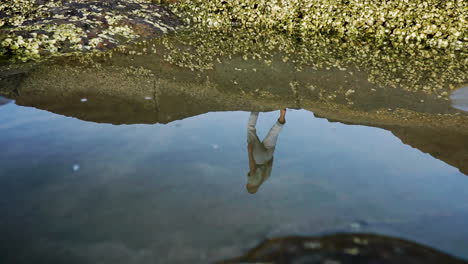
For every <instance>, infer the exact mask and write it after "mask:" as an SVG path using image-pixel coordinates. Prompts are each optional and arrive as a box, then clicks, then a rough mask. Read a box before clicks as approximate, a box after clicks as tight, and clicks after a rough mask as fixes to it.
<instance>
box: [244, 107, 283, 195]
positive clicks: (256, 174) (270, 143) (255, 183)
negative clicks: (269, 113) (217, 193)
mask: <svg viewBox="0 0 468 264" xmlns="http://www.w3.org/2000/svg"><path fill="white" fill-rule="evenodd" d="M258 115H259V113H258V112H252V113H250V118H249V123H248V125H247V149H248V152H249V168H250V170H249V173H248V176H247V178H248V180H247V184H246V188H247V191H248V192H249V193H251V194H254V193H256V192H257V191H258V188H260V185H262V184H263V183H264V182H265V181H266V180H267V179H268V178H269V177H270V174H271V169H272V167H273V153H274V152H275V147H276V141H277V140H278V136H279V134H280V132H281V129H282V128H283V125H284V124H285V123H286V109H281V110H280V116H279V118H278V121H276V123H275V124H274V125H273V127H272V128H271V129H270V131H269V132H268V134H267V135H266V136H265V138H264V139H263V141H262V142H261V141H260V139H259V138H258V136H257V129H256V128H255V126H256V124H257V119H258Z"/></svg>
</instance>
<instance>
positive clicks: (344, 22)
mask: <svg viewBox="0 0 468 264" xmlns="http://www.w3.org/2000/svg"><path fill="white" fill-rule="evenodd" d="M174 10H175V12H176V13H177V14H179V15H181V16H183V17H184V19H185V21H186V22H188V23H192V24H202V25H204V26H209V27H211V28H230V27H233V26H234V27H243V28H252V27H260V28H269V29H275V30H279V31H283V32H288V33H290V34H294V35H300V36H310V35H314V34H317V33H321V34H330V35H336V36H339V37H341V38H344V39H366V40H368V41H369V40H370V41H375V42H378V43H381V44H391V45H392V46H394V47H407V46H408V47H410V48H413V47H418V48H427V47H431V48H451V49H456V50H461V49H464V48H466V47H467V46H466V42H467V40H468V36H467V27H466V24H467V22H466V17H467V13H468V2H467V1H464V0H446V1H440V0H411V1H400V0H389V1H379V0H366V1H361V0H273V1H272V0H213V1H205V0H179V1H177V3H176V6H175V8H174Z"/></svg>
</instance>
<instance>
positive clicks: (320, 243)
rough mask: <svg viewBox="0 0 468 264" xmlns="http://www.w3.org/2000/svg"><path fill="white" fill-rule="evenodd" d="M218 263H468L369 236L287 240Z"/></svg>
mask: <svg viewBox="0 0 468 264" xmlns="http://www.w3.org/2000/svg"><path fill="white" fill-rule="evenodd" d="M219 263H224V264H229V263H231V264H234V263H278V264H280V263H287V264H302V263H308V264H338V263H342V264H346V263H361V264H370V263H385V264H406V263H408V264H410V263H411V264H416V263H425V264H431V263H434V264H439V263H445V264H450V263H453V264H455V263H460V264H462V263H467V262H465V261H462V260H459V259H456V258H454V257H451V256H449V255H447V254H444V253H442V252H439V251H437V250H434V249H431V248H428V247H425V246H422V245H419V244H416V243H413V242H408V241H405V240H401V239H396V238H392V237H385V236H376V235H367V234H338V235H329V236H323V237H285V238H276V239H270V240H267V241H265V242H263V243H261V244H260V245H258V246H257V247H255V248H253V249H251V250H250V251H248V252H247V253H246V254H245V255H244V256H241V257H238V258H234V259H231V260H225V261H220V262H219Z"/></svg>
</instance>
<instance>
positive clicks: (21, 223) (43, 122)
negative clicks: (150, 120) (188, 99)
mask: <svg viewBox="0 0 468 264" xmlns="http://www.w3.org/2000/svg"><path fill="white" fill-rule="evenodd" d="M248 117H249V113H248V112H243V111H235V112H212V113H206V114H202V115H197V116H193V117H187V118H185V119H183V120H176V121H173V122H170V123H168V124H166V125H162V124H154V125H138V124H134V125H120V126H116V125H110V124H99V123H93V122H86V121H81V120H79V119H76V118H71V117H64V116H61V115H57V114H53V113H50V112H47V111H43V110H38V109H34V108H31V107H22V106H17V105H15V104H7V105H3V106H1V107H0V131H1V132H0V133H1V135H2V137H1V138H0V146H2V151H1V153H0V168H1V173H0V175H1V176H0V196H1V198H0V200H1V201H2V202H1V207H2V208H1V210H2V212H4V213H3V217H2V221H1V222H0V230H1V233H2V237H3V239H2V242H1V244H0V247H1V248H2V249H3V250H2V251H3V252H7V254H6V255H5V254H3V255H2V258H3V259H4V261H2V263H13V262H14V263H30V262H31V261H33V260H34V262H35V263H51V262H53V263H59V262H65V261H66V262H67V263H96V262H100V263H148V262H155V261H157V262H158V263H189V262H190V263H204V262H206V261H213V260H219V259H222V258H228V257H233V256H235V255H239V254H241V253H242V252H244V251H245V250H246V249H247V248H249V247H251V246H253V245H255V244H256V243H257V242H259V241H260V240H262V239H264V238H266V237H275V236H281V235H291V234H317V233H327V232H335V231H349V232H356V231H359V232H375V233H381V234H390V235H394V236H398V237H403V238H407V239H412V240H414V241H417V242H420V243H423V244H426V245H430V246H433V247H435V248H437V249H440V250H443V251H445V252H448V253H451V254H454V255H457V256H460V257H463V258H468V255H467V251H466V248H467V247H468V233H467V232H466V230H468V229H466V226H465V223H466V219H468V207H467V204H468V197H467V196H466V190H467V188H468V178H467V177H466V176H465V175H464V174H462V173H461V172H459V171H458V169H457V168H455V167H452V166H450V165H448V164H447V163H444V162H442V161H440V160H438V159H436V158H434V157H432V156H430V155H428V154H425V153H423V152H421V151H420V150H418V149H416V148H412V147H411V146H409V145H406V144H404V143H402V141H401V140H400V139H399V138H397V137H396V136H394V135H393V134H392V133H391V132H389V131H387V130H385V129H380V128H374V127H367V126H359V125H345V124H341V123H333V122H329V121H328V120H326V119H322V118H317V117H314V115H313V113H311V112H309V111H306V110H288V112H287V114H286V120H287V122H286V124H285V126H284V128H283V131H281V134H280V136H279V139H278V143H277V148H276V151H275V154H274V157H275V158H274V164H273V171H272V175H271V177H270V178H269V179H268V180H267V181H266V182H265V183H264V184H263V185H262V186H261V187H260V190H259V191H258V192H257V193H256V194H254V195H252V194H249V193H248V192H247V191H246V188H245V184H246V183H247V177H246V174H247V172H248V155H247V144H246V124H247V120H248ZM277 118H278V111H274V112H268V113H261V114H260V118H259V121H258V126H257V128H258V131H259V136H260V137H262V136H263V135H264V134H265V133H266V132H267V130H268V129H269V128H270V126H271V125H272V124H273V123H274V122H275V121H276V119H277Z"/></svg>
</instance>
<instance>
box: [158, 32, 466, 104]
mask: <svg viewBox="0 0 468 264" xmlns="http://www.w3.org/2000/svg"><path fill="white" fill-rule="evenodd" d="M155 41H156V42H160V43H161V44H162V45H163V46H165V50H166V51H167V53H165V55H164V56H165V59H166V61H167V62H169V63H171V64H175V65H177V66H179V67H184V68H189V69H192V70H200V71H204V70H211V69H213V68H215V67H216V65H218V64H219V62H220V61H221V60H224V59H225V58H230V57H235V56H238V57H242V58H243V59H244V60H247V59H254V60H260V61H263V62H264V63H265V64H267V65H268V64H271V62H272V60H274V59H275V58H277V57H278V56H279V57H281V60H282V61H283V62H288V63H290V64H291V66H292V67H293V68H294V70H295V71H296V72H298V74H300V73H301V72H302V70H303V69H304V68H306V67H308V68H312V69H331V70H339V71H348V72H351V73H352V71H360V72H364V73H366V74H367V75H368V81H370V82H372V83H374V84H376V85H378V86H379V87H386V88H399V89H404V90H407V91H414V92H417V91H422V92H425V93H428V94H435V95H436V96H439V97H441V98H447V95H448V93H447V91H450V90H453V89H456V88H458V87H460V86H461V85H462V84H464V83H467V82H468V74H466V73H467V72H468V54H467V53H466V52H462V51H455V50H439V49H418V48H412V49H410V48H406V49H398V48H393V47H389V46H382V45H379V44H377V43H374V42H368V41H365V40H361V41H359V40H354V41H346V40H343V39H341V38H337V37H333V36H321V35H313V36H312V35H311V36H305V37H298V36H291V35H288V34H279V33H277V32H275V30H272V29H251V30H248V31H246V30H245V29H231V30H208V29H203V28H199V29H198V30H194V29H191V30H189V31H185V32H179V33H178V34H174V35H167V36H166V37H164V38H160V39H158V40H155ZM347 91H348V90H346V91H344V92H347ZM348 95H351V92H349V93H348Z"/></svg>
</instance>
